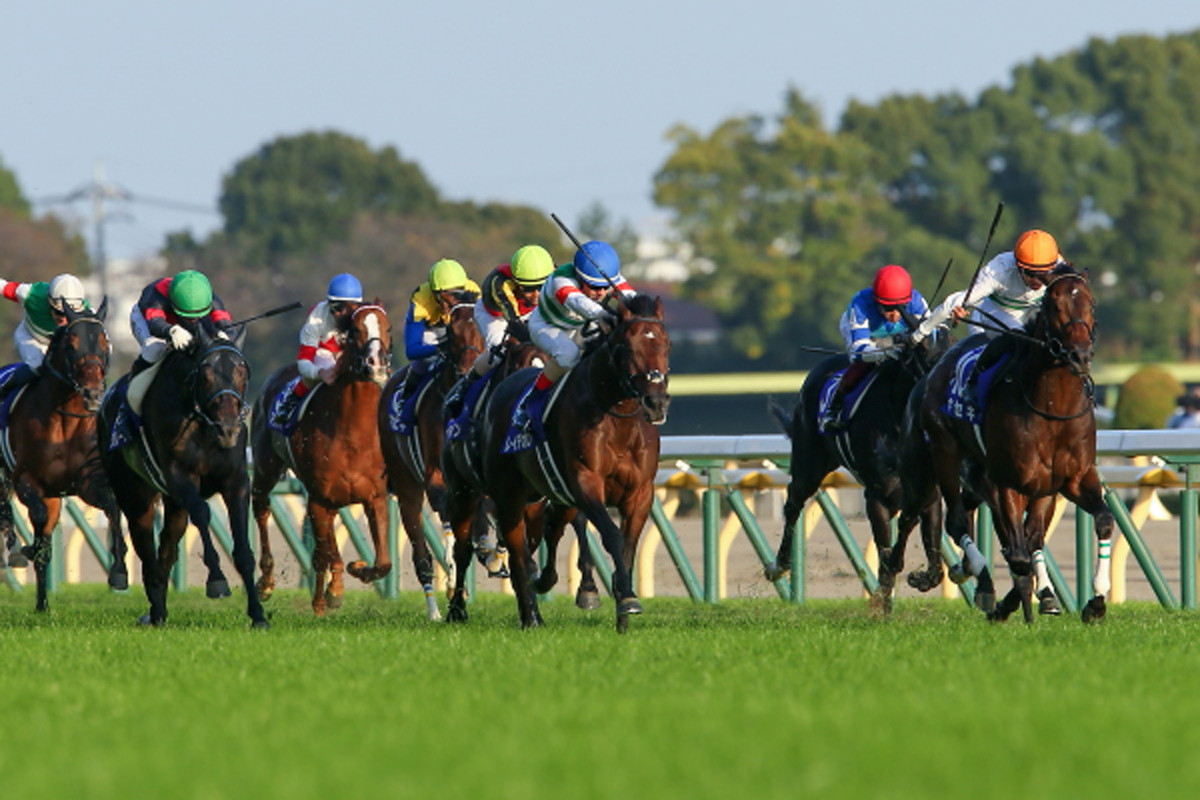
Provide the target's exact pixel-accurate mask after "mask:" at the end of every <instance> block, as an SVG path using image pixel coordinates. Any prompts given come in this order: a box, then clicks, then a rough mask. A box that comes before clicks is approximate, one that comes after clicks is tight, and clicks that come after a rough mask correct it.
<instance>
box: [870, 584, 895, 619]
mask: <svg viewBox="0 0 1200 800" xmlns="http://www.w3.org/2000/svg"><path fill="white" fill-rule="evenodd" d="M867 607H868V608H870V609H871V610H872V611H880V612H882V613H884V614H891V613H892V593H891V591H890V590H885V589H884V588H883V587H882V586H881V587H879V588H878V589H876V590H875V591H873V592H871V596H870V598H868V600H867Z"/></svg>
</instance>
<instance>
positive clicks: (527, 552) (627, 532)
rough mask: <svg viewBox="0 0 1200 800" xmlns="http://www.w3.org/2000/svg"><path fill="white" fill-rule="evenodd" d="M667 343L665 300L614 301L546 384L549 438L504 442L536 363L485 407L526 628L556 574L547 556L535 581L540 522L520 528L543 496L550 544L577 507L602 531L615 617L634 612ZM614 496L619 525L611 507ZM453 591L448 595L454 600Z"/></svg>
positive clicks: (493, 472) (488, 462) (622, 622)
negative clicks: (516, 445)
mask: <svg viewBox="0 0 1200 800" xmlns="http://www.w3.org/2000/svg"><path fill="white" fill-rule="evenodd" d="M670 349H671V343H670V339H668V337H667V332H666V329H665V328H664V327H663V321H662V302H661V300H659V299H658V298H652V297H649V296H647V295H637V296H636V297H634V298H632V299H631V300H629V301H628V302H627V303H623V304H621V305H620V306H619V307H618V310H617V319H616V322H615V324H614V325H613V326H612V328H611V330H608V331H606V332H605V331H602V332H601V334H600V335H599V336H597V337H596V338H595V340H594V342H593V343H592V344H591V345H590V346H589V347H588V348H587V349H586V352H585V353H584V355H583V357H582V358H581V359H580V361H579V363H578V364H577V365H576V366H575V367H574V368H573V369H572V370H571V371H570V372H569V373H567V375H565V376H563V377H562V378H561V379H559V381H558V384H557V385H556V386H555V387H554V388H553V389H551V392H552V393H553V394H552V395H551V397H550V402H549V403H548V404H547V407H548V409H549V410H548V412H547V416H546V419H545V431H546V436H547V441H546V442H544V443H540V444H536V445H535V446H534V447H533V448H531V449H527V450H522V451H519V452H510V453H506V452H503V449H502V446H503V445H506V444H508V442H506V439H507V438H508V431H509V427H510V423H511V417H512V409H513V406H514V405H515V404H516V403H517V401H518V400H519V399H520V398H521V396H522V395H523V394H524V392H525V391H526V390H527V389H528V388H529V385H530V383H531V382H532V381H533V379H534V377H535V374H536V371H535V370H523V371H521V372H518V373H517V374H515V375H512V376H511V377H509V378H508V379H506V380H505V381H504V382H503V383H501V384H500V386H499V387H497V389H496V392H495V394H493V395H492V399H491V402H489V403H488V407H487V410H486V413H485V417H484V434H483V435H484V439H483V441H484V446H483V479H484V487H485V489H486V491H487V494H488V495H489V496H490V497H491V498H492V500H493V502H495V504H496V518H497V526H498V528H499V531H500V534H501V535H502V536H503V538H504V541H505V543H506V544H507V546H508V552H509V571H510V572H511V573H512V585H513V591H514V592H515V594H516V597H517V612H518V614H519V616H520V620H521V626H522V627H524V628H529V627H534V626H538V625H541V624H542V617H541V614H540V613H539V611H538V607H537V595H536V594H535V591H542V592H544V591H547V590H548V589H549V588H550V586H551V585H552V581H553V580H554V579H555V577H556V576H555V575H554V567H553V561H551V562H550V563H549V564H548V566H547V571H546V573H544V574H543V575H542V576H541V578H540V579H539V580H538V582H537V585H536V586H535V585H534V583H533V581H532V575H533V572H534V567H533V552H534V551H535V550H536V548H537V546H538V544H539V542H540V541H541V539H542V536H543V534H542V531H539V530H537V529H534V530H527V528H526V525H525V511H526V507H527V505H528V504H529V503H530V502H532V501H534V500H537V499H539V498H543V497H544V498H546V500H547V501H548V503H547V508H546V513H547V515H548V519H547V521H546V527H545V538H546V542H547V545H548V546H549V547H553V546H555V545H557V542H558V539H559V538H560V537H561V536H562V532H563V527H564V525H565V524H566V523H567V522H568V521H570V519H571V518H572V516H573V515H574V514H575V512H576V509H578V511H579V512H581V513H582V514H583V515H584V516H585V517H586V518H587V520H588V521H589V522H591V523H592V525H594V526H595V527H596V529H597V530H598V531H599V532H600V536H601V539H602V541H603V543H604V548H605V550H606V551H608V554H609V556H610V557H611V558H612V560H613V596H614V597H615V598H616V626H617V630H618V631H625V630H626V628H627V627H628V625H629V616H630V615H631V614H639V613H641V610H642V608H641V603H640V602H639V601H638V598H637V595H636V594H634V591H633V583H632V578H631V576H632V572H633V557H634V553H635V551H636V549H637V543H638V539H639V538H640V537H641V534H642V528H643V526H644V525H645V523H646V518H647V517H648V516H649V514H650V506H651V504H652V502H653V500H654V474H655V472H656V471H657V469H658V455H659V436H658V430H657V428H655V427H654V424H660V423H662V422H663V421H664V420H665V419H666V415H667V406H668V404H669V402H670V395H668V394H667V374H668V357H669V354H670ZM608 506H615V507H616V509H617V510H618V512H619V514H620V517H621V524H620V527H618V526H617V525H616V524H615V523H614V522H613V521H612V519H611V518H610V517H609V515H608V510H607V507H608ZM463 600H465V598H463V597H461V596H460V595H459V594H457V593H456V594H455V596H454V597H453V598H452V599H451V602H452V603H454V602H461V601H463Z"/></svg>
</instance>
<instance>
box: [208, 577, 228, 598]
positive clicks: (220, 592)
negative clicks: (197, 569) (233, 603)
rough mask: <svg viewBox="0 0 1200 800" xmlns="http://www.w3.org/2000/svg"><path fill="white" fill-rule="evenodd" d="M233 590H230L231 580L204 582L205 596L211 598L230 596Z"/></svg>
mask: <svg viewBox="0 0 1200 800" xmlns="http://www.w3.org/2000/svg"><path fill="white" fill-rule="evenodd" d="M231 594H232V592H230V591H229V581H225V580H220V581H209V582H208V583H206V584H204V596H205V597H207V598H208V599H209V600H216V599H218V598H221V597H229V595H231Z"/></svg>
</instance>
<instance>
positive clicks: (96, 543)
mask: <svg viewBox="0 0 1200 800" xmlns="http://www.w3.org/2000/svg"><path fill="white" fill-rule="evenodd" d="M63 508H65V509H66V510H67V514H69V515H70V517H71V519H73V520H74V521H75V524H76V526H78V527H79V530H80V532H81V533H83V538H84V541H86V542H87V544H88V548H90V549H91V551H92V555H94V556H95V557H96V560H97V561H99V562H100V566H102V567H103V568H104V571H105V572H108V571H109V570H111V569H112V562H113V557H112V553H110V552H109V551H108V548H107V547H105V546H104V542H102V541H100V537H99V536H98V535H97V534H96V531H95V530H94V529H93V528H92V526H91V525H90V524H88V521H87V515H85V514H84V513H83V510H82V509H81V508H80V507H79V504H78V503H76V502H75V498H73V497H68V498H67V499H66V500H65V501H64V502H63ZM112 534H113V532H112V531H109V534H108V536H109V539H111V538H112Z"/></svg>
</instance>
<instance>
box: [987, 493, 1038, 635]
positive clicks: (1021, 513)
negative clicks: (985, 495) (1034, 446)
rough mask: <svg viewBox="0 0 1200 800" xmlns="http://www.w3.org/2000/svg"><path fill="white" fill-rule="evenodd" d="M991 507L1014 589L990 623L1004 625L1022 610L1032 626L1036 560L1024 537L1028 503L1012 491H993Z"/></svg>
mask: <svg viewBox="0 0 1200 800" xmlns="http://www.w3.org/2000/svg"><path fill="white" fill-rule="evenodd" d="M992 494H993V497H992V499H993V502H992V507H993V509H994V510H995V511H996V514H995V515H994V516H995V522H996V535H997V537H998V538H999V540H1000V545H1001V549H1002V551H1003V553H1004V560H1005V562H1006V563H1007V564H1008V570H1009V573H1010V575H1011V576H1012V581H1013V588H1012V589H1011V590H1010V591H1009V592H1008V594H1006V595H1005V596H1004V600H1003V601H1002V602H1001V603H1000V604H999V605H998V606H997V607H996V610H995V611H994V612H992V613H991V614H989V615H988V619H990V620H993V621H996V622H1003V621H1005V620H1006V619H1008V617H1009V615H1010V614H1012V612H1013V611H1016V610H1017V608H1018V607H1019V608H1021V610H1022V614H1023V615H1024V617H1025V622H1026V623H1031V622H1033V602H1032V601H1033V558H1032V555H1031V553H1030V542H1029V541H1028V539H1027V538H1026V535H1025V533H1026V532H1025V526H1024V524H1023V520H1024V518H1025V508H1026V505H1027V499H1026V498H1025V496H1024V495H1022V494H1021V493H1020V492H1017V491H1015V490H1013V489H1007V488H999V487H996V488H994V489H993V493H992Z"/></svg>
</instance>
